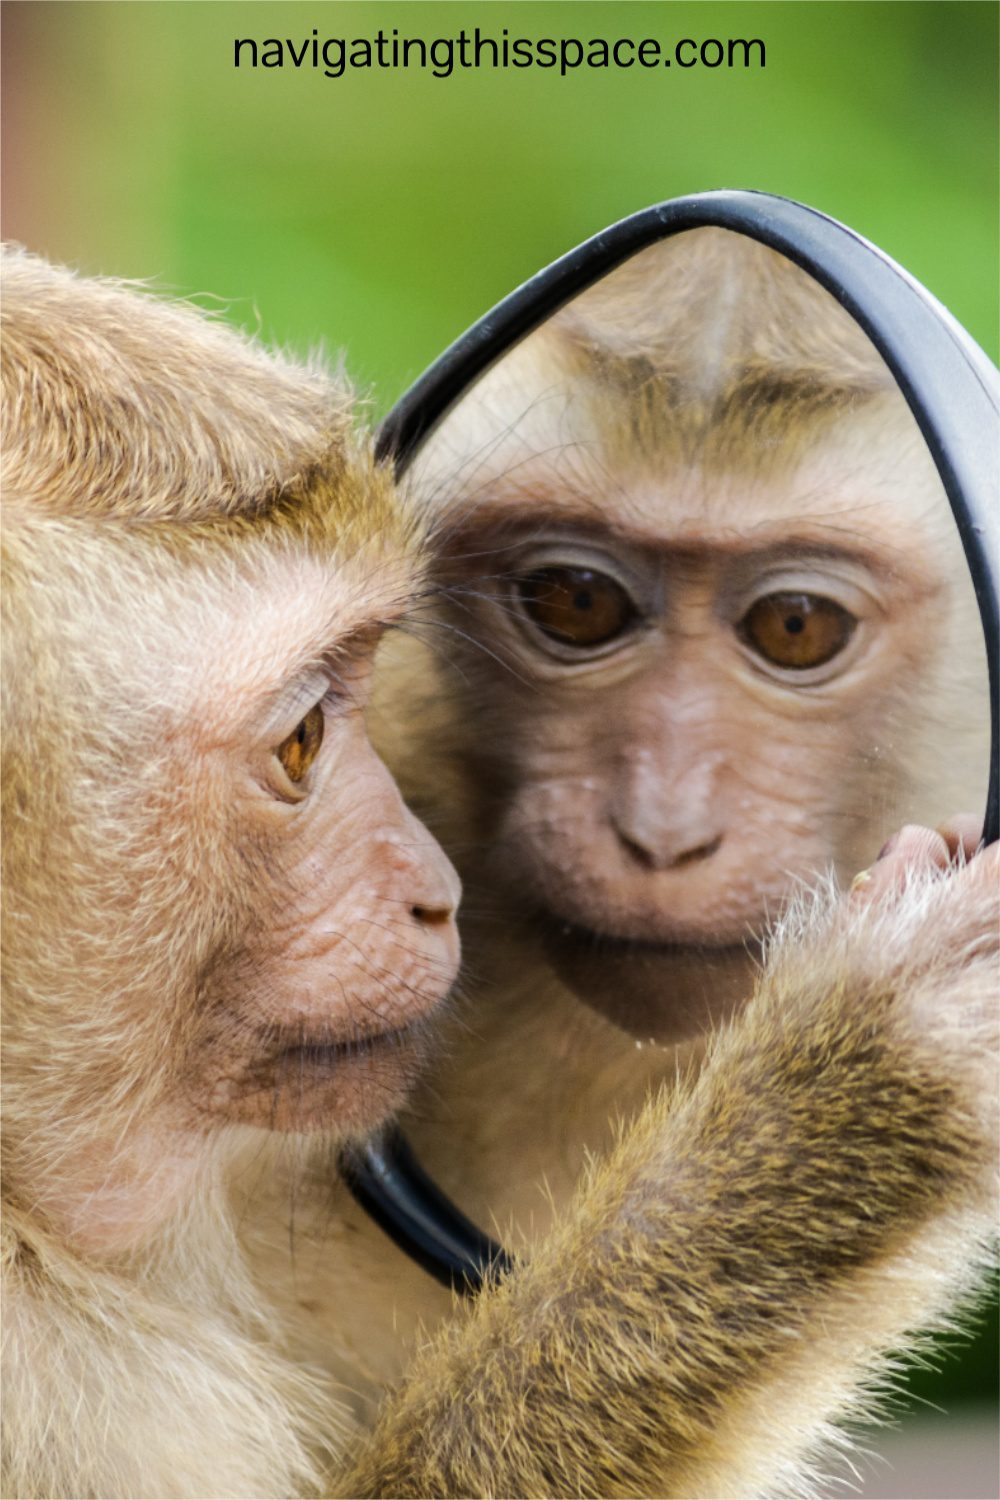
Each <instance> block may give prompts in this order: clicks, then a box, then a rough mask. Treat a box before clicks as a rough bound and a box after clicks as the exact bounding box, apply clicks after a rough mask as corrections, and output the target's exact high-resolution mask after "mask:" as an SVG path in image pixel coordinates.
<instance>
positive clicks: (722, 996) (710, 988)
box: [540, 917, 760, 1043]
mask: <svg viewBox="0 0 1000 1500" xmlns="http://www.w3.org/2000/svg"><path fill="white" fill-rule="evenodd" d="M540 931H541V933H542V941H543V944H544V947H545V953H546V956H547V958H548V960H549V962H550V963H551V964H552V967H553V969H554V970H555V971H556V973H557V974H558V975H559V978H560V979H561V980H562V981H563V983H564V984H566V985H567V986H568V987H569V988H570V989H571V990H572V991H573V993H574V994H575V995H577V997H578V998H579V999H580V1000H582V1001H583V1002H584V1003H585V1004H587V1005H589V1006H591V1007H592V1009H594V1010H597V1011H600V1013H601V1014H602V1015H603V1016H606V1017H607V1019H608V1020H609V1021H612V1022H613V1023H614V1024H615V1025H616V1026H618V1027H620V1028H621V1030H623V1031H625V1032H627V1033H628V1034H629V1035H630V1036H634V1037H636V1038H638V1039H640V1040H643V1041H646V1040H648V1039H650V1038H652V1039H655V1040H657V1041H660V1042H664V1043H667V1042H670V1043H674V1042H678V1041H681V1040H683V1039H684V1038H685V1037H688V1036H691V1035H694V1034H698V1033H701V1032H705V1031H707V1030H709V1029H711V1028H712V1027H714V1026H717V1025H718V1024H719V1023H720V1022H721V1021H723V1020H724V1019H725V1018H726V1017H727V1016H729V1015H731V1014H732V1013H733V1012H734V1011H735V1010H736V1009H737V1008H738V1007H739V1006H740V1004H741V1003H742V1002H743V1001H744V1000H745V999H746V998H747V996H748V995H749V993H750V990H751V988H752V974H753V968H754V963H755V960H756V958H757V957H758V956H759V951H760V949H759V944H757V943H755V942H753V941H752V940H751V939H750V938H747V939H746V941H743V942H739V943H729V944H719V945H707V944H697V943H676V942H656V941H653V942H650V941H641V940H637V939H635V938H619V937H609V936H607V935H606V934H604V933H600V932H595V931H591V930H588V929H586V928H583V927H576V926H573V925H571V924H569V923H567V922H557V921H553V919H552V918H551V917H549V918H548V920H547V921H546V922H544V923H543V924H542V925H541V927H540Z"/></svg>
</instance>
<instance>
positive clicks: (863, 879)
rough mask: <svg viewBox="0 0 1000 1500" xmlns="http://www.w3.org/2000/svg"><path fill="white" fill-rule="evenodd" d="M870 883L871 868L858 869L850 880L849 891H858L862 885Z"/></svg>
mask: <svg viewBox="0 0 1000 1500" xmlns="http://www.w3.org/2000/svg"><path fill="white" fill-rule="evenodd" d="M871 883H872V872H871V870H859V871H858V873H857V875H855V877H854V879H853V880H852V881H851V892H852V893H853V892H854V891H860V890H861V888H862V886H866V885H871Z"/></svg>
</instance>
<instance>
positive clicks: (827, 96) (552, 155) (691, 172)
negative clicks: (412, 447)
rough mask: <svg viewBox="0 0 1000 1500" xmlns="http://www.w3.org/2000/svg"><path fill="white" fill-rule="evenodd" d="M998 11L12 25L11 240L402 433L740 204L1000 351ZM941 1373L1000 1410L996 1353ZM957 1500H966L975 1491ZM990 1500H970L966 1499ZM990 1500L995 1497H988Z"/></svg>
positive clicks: (264, 17) (299, 12)
mask: <svg viewBox="0 0 1000 1500" xmlns="http://www.w3.org/2000/svg"><path fill="white" fill-rule="evenodd" d="M998 19H1000V9H998V7H997V5H996V4H994V3H992V0H989V3H982V4H980V3H974V4H966V3H918V4H910V3H891V4H881V3H867V4H853V3H851V4H840V3H835V4H825V3H810V4H757V3H753V0H751V3H746V4H743V3H740V4H716V3H711V0H706V3H699V4H687V3H683V0H681V3H675V4H661V3H649V4H631V3H618V4H605V3H600V0H598V3H590V4H580V3H565V4H549V3H533V4H502V5H492V4H468V3H464V0H458V3H452V4H425V3H420V0H418V3H413V4H395V3H378V4H371V3H368V4H363V3H349V4H311V5H300V4H295V3H286V4H275V3H263V4H243V3H231V4H156V3H152V4H117V3H104V4H89V3H74V4H58V3H55V4H33V3H23V0H17V3H8V4H7V5H5V6H4V58H3V66H4V91H3V114H4V232H5V234H6V236H7V237H9V238H14V239H19V240H22V241H24V242H25V243H27V244H28V245H29V246H30V247H31V248H33V249H36V250H40V251H43V252H44V253H46V254H47V255H49V256H51V257H52V258H55V259H58V260H66V261H70V262H72V263H74V264H76V265H78V266H80V267H81V268H82V269H84V270H86V271H102V272H107V273H115V274H120V275H127V276H141V277H151V278H154V279H155V280H156V282H157V283H158V284H159V285H161V286H163V287H165V288H169V289H171V290H176V291H179V292H183V293H185V294H191V293H195V294H209V293H210V294H214V295H216V296H218V297H220V298H221V299H222V300H223V302H224V304H225V306H226V307H227V308H228V310H229V316H230V317H232V318H233V319H234V320H236V321H239V322H241V323H243V324H244V325H245V326H248V327H250V328H254V329H260V330H261V331H262V333H263V334H264V336H265V337H266V338H267V339H269V340H272V341H277V342H280V343H283V344H287V345H290V346H292V347H295V348H297V349H299V350H305V349H307V348H309V347H311V346H314V345H316V344H317V343H320V342H322V343H323V344H325V345H326V346H327V347H328V348H330V349H332V350H339V349H344V350H345V351H346V361H347V366H348V369H349V370H350V372H351V373H352V374H353V376H354V378H355V380H356V381H358V382H360V384H361V385H362V386H363V388H365V389H366V390H367V391H369V392H370V394H371V398H372V401H373V404H374V407H375V409H376V410H384V409H385V408H386V407H387V406H388V405H389V404H390V403H391V401H392V400H393V399H394V398H395V397H396V396H397V395H398V394H400V392H401V391H402V390H403V389H404V388H405V387H406V385H407V384H408V383H409V381H410V380H411V379H413V378H414V377H415V376H416V375H417V374H418V373H419V372H420V370H421V369H422V368H423V367H424V366H425V365H427V364H428V363H429V362H430V361H431V360H432V359H433V358H434V357H435V356H436V355H437V354H438V353H439V352H440V350H441V348H442V347H443V346H444V345H445V344H446V343H447V342H449V341H450V340H451V339H452V338H453V337H454V336H456V335H457V334H458V333H460V332H461V331H462V329H463V328H464V327H465V326H466V325H467V324H468V323H469V322H471V321H472V320H473V319H475V318H476V317H477V316H478V315H479V314H480V313H482V312H483V311H484V310H485V309H486V308H487V307H488V306H490V305H491V304H492V303H493V302H494V301H496V300H498V299H499V298H500V297H501V296H503V295H504V294H505V293H506V292H507V291H509V290H510V289H511V288H512V287H513V286H514V285H516V284H517V283H518V282H520V281H522V280H524V279H525V278H526V277H527V276H529V275H531V274H532V273H533V272H534V271H536V270H537V269H539V268H540V267H541V266H542V265H544V264H545V263H547V262H548V261H550V260H552V259H553V258H554V257H556V256H557V255H559V254H561V253H562V252H563V251H564V250H566V249H568V248H569V247H570V246H572V245H573V244H575V243H576V242H577V241H578V240H580V239H582V238H584V237H585V236H587V235H589V234H591V233H593V232H595V231H596V230H598V229H600V228H602V227H603V226H604V225H605V224H607V223H609V222H611V221H612V220H614V219H616V218H619V217H622V216H623V215H625V214H628V213H630V212H632V211H633V210H635V209H637V208H640V207H642V206H644V205H646V204H648V203H652V202H655V201H657V200H659V199H663V198H669V197H672V196H675V195H677V194H680V193H687V192H694V191H698V190H702V189H706V188H713V187H755V188H762V189H768V190H771V191H775V192H779V193H783V194H787V195H789V196H791V197H794V198H800V199H802V200H804V201H805V202H807V203H810V204H813V205H815V206H816V207H818V208H821V209H823V210H825V211H826V212H828V213H831V214H833V215H834V216H836V217H838V218H841V219H843V220H845V221H846V222H847V223H849V224H851V225H852V226H853V227H855V228H856V229H858V230H860V231H861V232H862V233H863V234H865V235H867V236H868V237H869V238H871V239H873V240H874V241H875V242H876V243H877V244H879V245H881V246H882V247H883V248H884V249H886V250H887V251H889V253H890V254H892V255H893V256H895V257H896V258H897V259H898V260H900V261H901V262H902V263H903V264H904V265H905V266H907V267H908V268H909V269H910V270H911V271H912V272H913V273H914V274H915V275H916V276H917V277H918V278H919V279H920V280H922V281H923V282H925V284H926V285H927V286H929V287H930V288H931V289H932V290H933V291H934V292H935V293H936V294H937V295H938V296H939V297H940V298H941V300H942V301H944V302H945V303H946V304H947V305H948V306H949V307H950V308H951V309H952V310H953V311H954V312H955V314H956V315H957V316H958V318H959V319H960V320H961V321H962V322H963V323H965V324H966V325H967V326H968V327H969V328H970V330H971V331H972V332H973V333H974V335H975V336H976V337H977V338H978V339H979V340H980V342H981V343H982V344H983V345H984V347H985V348H986V349H987V350H988V352H989V353H991V354H992V355H993V356H994V357H996V354H997V347H998V295H1000V260H998V245H1000V242H998V232H997V222H998V206H1000V205H998V172H997V162H998V72H997V53H998ZM477 25H478V26H479V27H480V28H481V30H482V31H483V32H484V33H485V34H488V35H493V36H499V35H500V33H501V31H502V28H503V27H507V28H508V31H509V33H510V35H511V36H512V37H513V36H516V35H524V36H528V37H532V38H539V37H542V36H553V37H557V38H558V37H561V36H578V37H581V38H583V39H586V38H588V37H605V38H608V39H613V38H615V37H619V36H631V37H634V38H636V39H640V38H642V37H646V36H649V37H655V38H657V39H658V40H660V41H661V42H664V43H672V42H674V41H676V40H677V39H678V38H680V37H683V36H690V37H693V38H696V39H702V38H705V37H719V38H722V39H725V38H728V37H730V36H736V37H759V38H761V39H762V40H763V41H764V43H765V46H766V55H767V62H766V67H765V68H764V69H763V70H760V69H756V68H755V69H752V70H749V71H742V70H732V71H730V70H727V69H726V68H719V69H716V70H708V69H705V68H692V69H690V70H687V71H685V70H680V69H678V68H676V67H673V68H671V69H669V70H665V69H653V70H649V71H643V70H642V69H640V68H638V67H635V68H632V69H630V70H628V71H620V72H619V71H614V70H609V71H606V72H605V71H590V70H585V69H581V70H580V71H578V72H575V73H572V74H570V75H568V76H566V77H559V76H558V74H557V73H556V72H552V71H539V70H535V69H531V70H524V71H514V70H510V71H507V72H503V71H497V72H494V71H492V70H491V69H490V68H488V67H487V68H485V69H483V70H481V71H478V72H464V73H463V72H455V73H454V74H453V75H452V76H451V77H450V78H434V77H432V76H431V75H430V73H429V72H423V73H422V72H420V71H418V70H416V69H410V70H409V71H406V72H391V71H381V72H380V71H378V70H372V71H368V72H354V73H347V74H345V76H344V77H342V78H340V79H328V78H326V77H324V76H323V74H322V72H321V71H314V70H312V69H311V68H303V69H302V70H300V71H298V72H296V71H294V70H293V69H290V68H288V67H287V66H286V68H285V69H284V70H282V71H278V70H276V69H274V70H264V69H258V70H257V71H252V70H250V69H249V68H246V67H244V68H242V69H241V70H240V71H238V72H237V71H236V70H235V69H234V67H233V43H234V39H235V38H236V37H238V36H251V37H255V38H257V39H259V40H260V39H263V38H265V37H268V36H278V37H282V38H285V37H287V38H291V39H293V40H295V41H297V42H300V41H302V40H304V39H306V38H307V37H309V36H311V33H312V28H313V27H314V26H315V27H316V28H317V29H318V32H319V35H320V38H321V39H322V38H323V37H325V36H344V37H365V36H368V37H371V36H374V34H375V33H376V32H377V31H378V30H379V29H380V28H381V29H382V30H383V31H384V32H387V33H389V32H391V30H392V28H394V27H395V28H398V30H399V33H400V35H401V36H411V37H422V38H424V39H425V40H427V41H429V40H431V39H432V38H433V37H436V36H447V35H454V34H455V33H457V32H458V31H459V29H460V28H462V27H464V28H466V29H467V30H471V29H473V28H474V27H476V26H477ZM990 1329H991V1331H990V1332H989V1333H988V1334H987V1335H985V1336H984V1337H983V1338H981V1339H980V1340H979V1341H978V1343H977V1344H976V1346H975V1347H974V1348H973V1349H972V1350H971V1351H968V1352H966V1353H965V1354H964V1356H963V1357H962V1358H961V1359H959V1360H956V1361H952V1362H951V1363H950V1365H949V1366H948V1369H947V1371H946V1374H945V1376H944V1377H938V1378H934V1379H931V1378H930V1377H928V1376H923V1375H922V1376H920V1377H919V1378H918V1379H916V1380H915V1381H914V1382H913V1384H914V1388H915V1389H916V1390H917V1391H918V1392H919V1394H920V1395H921V1396H922V1397H924V1398H926V1399H928V1400H932V1401H934V1402H936V1403H938V1404H940V1405H943V1406H946V1407H951V1408H954V1406H955V1404H956V1403H958V1402H961V1401H963V1400H980V1401H982V1400H985V1399H990V1398H991V1397H993V1396H994V1395H995V1370H996V1333H995V1320H993V1321H991V1324H990ZM956 1493H957V1492H956ZM963 1493H968V1491H963ZM987 1493H988V1491H987Z"/></svg>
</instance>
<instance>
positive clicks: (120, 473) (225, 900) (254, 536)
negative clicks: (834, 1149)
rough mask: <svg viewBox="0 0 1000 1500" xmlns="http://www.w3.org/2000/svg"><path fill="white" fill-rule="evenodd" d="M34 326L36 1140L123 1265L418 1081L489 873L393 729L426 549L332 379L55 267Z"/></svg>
mask: <svg viewBox="0 0 1000 1500" xmlns="http://www.w3.org/2000/svg"><path fill="white" fill-rule="evenodd" d="M4 315H5V323H6V327H5V339H4V363H5V369H4V380H5V397H6V398H7V400H6V410H7V413H8V417H9V431H8V434H7V440H6V442H5V474H6V477H5V506H6V514H5V589H4V609H5V620H4V674H5V685H6V692H5V705H4V777H3V785H4V819H5V829H6V837H5V841H4V878H5V932H4V941H5V981H6V997H5V1007H4V1020H5V1028H6V1040H5V1073H6V1079H5V1106H6V1109H7V1113H8V1122H9V1123H8V1129H7V1142H8V1148H9V1155H10V1160H11V1162H12V1180H13V1181H15V1183H16V1182H17V1181H21V1180H23V1181H24V1182H26V1183H28V1184H30V1191H31V1192H32V1193H34V1194H35V1195H37V1196H38V1197H39V1198H40V1200H43V1201H44V1202H45V1203H46V1204H47V1206H48V1208H49V1211H50V1212H51V1213H53V1214H54V1215H55V1216H56V1217H58V1218H59V1219H61V1220H63V1221H65V1222H66V1223H67V1224H68V1225H69V1227H70V1229H71V1231H72V1232H73V1233H74V1234H76V1235H79V1236H81V1237H82V1238H84V1239H85V1240H86V1241H87V1242H88V1243H90V1244H105V1243H107V1244H114V1245H115V1246H116V1247H118V1248H121V1246H122V1245H123V1244H125V1243H127V1242H129V1240H130V1237H131V1236H133V1233H140V1232H141V1229H142V1225H143V1224H144V1223H145V1221H146V1217H147V1215H148V1214H149V1213H152V1214H153V1215H154V1217H155V1215H156V1214H159V1213H160V1212H162V1211H163V1209H164V1208H165V1207H166V1206H167V1205H168V1203H169V1201H170V1199H171V1196H172V1193H173V1187H174V1186H176V1183H177V1181H178V1180H179V1179H180V1178H183V1177H184V1176H185V1174H186V1173H187V1166H186V1165H185V1163H189V1161H190V1160H193V1159H196V1158H197V1157H198V1156H199V1153H200V1152H201V1146H202V1145H203V1144H204V1143H206V1142H215V1141H218V1140H220V1139H223V1138H225V1132H224V1131H222V1130H220V1127H225V1126H229V1125H233V1124H252V1125H259V1126H266V1127H270V1128H272V1129H279V1130H285V1131H312V1130H316V1129H323V1130H326V1131H329V1132H331V1133H332V1134H333V1135H334V1136H338V1135H343V1134H344V1133H353V1132H356V1131H359V1130H365V1129H368V1128H370V1127H372V1126H373V1125H374V1124H376V1123H378V1121H380V1120H381V1119H382V1118H383V1117H384V1116H385V1115H386V1114H387V1113H388V1112H390V1111H392V1110H395V1109H396V1108H398V1106H399V1104H400V1103H401V1101H402V1099H403V1097H404V1095H405V1092H406V1089H407V1086H408V1084H409V1082H410V1080H411V1078H412V1077H413V1075H414V1074H415V1072H416V1070H417V1068H418V1066H419V1063H420V1060H421V1056H422V1053H423V1050H424V1028H425V1023H426V1020H427V1017H428V1016H429V1014H430V1013H431V1012H432V1011H433V1010H434V1008H435V1007H436V1006H437V1005H438V1004H439V1002H440V1001H441V1000H442V999H443V998H444V996H445V995H446V994H447V992H448V990H449V988H450V986H451V984H452V981H453V979H454V977H455V972H456V969H457V964H458V939H457V933H456V928H455V922H454V912H455V906H456V903H457V899H458V882H457V878H456V876H455V874H454V871H453V870H452V868H451V866H450V865H449V863H448V861H447V860H446V859H445V857H444V855H443V854H442V852H441V850H440V849H439V847H438V846H437V844H436V843H435V842H434V840H433V839H432V838H431V836H430V835H429V834H428V833H427V832H426V830H425V829H423V828H422V826H421V825H420V824H419V823H418V822H417V821H416V819H415V818H414V817H413V816H412V815H411V814H410V813H409V812H408V811H407V809H406V808H405V807H404V805H403V802H402V800H401V798H400V795H399V792H398V791H397V789H396V786H395V784H394V783H393V781H392V780H391V778H390V776H389V773H388V772H387V770H386V769H385V767H384V766H383V765H382V763H381V761H380V760H379V759H378V758H377V756H376V754H375V752H374V750H373V749H372V747H371V745H370V743H369V740H368V737H367V732H366V728H365V722H364V712H365V707H366V703H367V698H368V693H369V684H370V678H371V669H372V656H373V653H374V651H375V647H376V644H377V642H378V640H379V638H380V636H381V635H382V634H383V633H384V631H385V630H386V628H387V627H389V626H391V625H392V624H393V623H394V622H396V621H398V620H399V619H400V618H401V616H402V615H403V614H404V613H405V612H406V610H407V609H408V608H409V606H410V603H411V600H412V597H413V594H414V591H415V590H416V589H417V588H418V586H419V580H420V577H421V573H422V570H423V567H424V556H423V541H422V536H421V532H420V528H419V526H418V525H417V523H416V522H415V520H414V518H413V516H412V514H411V513H409V512H408V511H407V510H406V509H405V508H404V507H403V506H402V504H401V502H400V500H399V497H398V496H397V494H396V492H395V490H394V487H393V485H392V483H391V481H390V479H389V478H388V477H387V476H386V475H385V473H384V472H382V471H380V470H378V469H377V468H376V467H375V466H374V465H373V463H372V461H371V459H370V457H369V455H368V453H367V451H366V450H365V448H364V446H363V445H362V444H360V443H359V442H357V441H356V440H355V439H354V437H353V436H352V435H351V431H350V425H349V417H348V412H347V407H348V403H347V399H346V397H345V394H344V392H343V391H342V390H340V389H339V388H338V387H337V386H336V385H335V384H334V383H333V382H332V381H330V380H329V378H328V377H326V376H324V375H321V374H318V373H317V372H315V371H310V370H307V369H304V368H301V367H296V366H294V365H287V364H284V363H282V362H281V361H280V360H279V359H276V358H272V357H270V356H268V355H266V354H265V353H264V352H263V351H261V350H260V349H258V348H255V347H254V346H252V345H250V344H249V343H248V342H247V341H245V340H242V339H241V338H240V337H239V336H237V335H236V334H235V333H233V332H232V331H230V330H226V329H225V328H223V327H221V326H219V325H215V324H213V323H211V322H210V321H209V320H207V319H205V318H203V317H201V316H199V315H198V314H197V313H196V312H195V311H193V310H192V309H189V308H179V307H176V306H169V305H167V304H164V303H162V302H157V301H156V300H155V299H152V298H149V297H146V296H141V295H139V294H137V293H136V292H134V291H131V290H125V289H122V288H120V287H117V286H115V285H114V284H111V283H100V282H84V281H77V280H76V279H75V278H73V277H72V276H71V275H69V274H68V273H66V272H61V271H56V270H54V269H52V268H50V267H46V266H44V265H43V264H42V263H40V262H37V261H34V260H32V259H31V258H30V257H23V258H22V257H13V258H12V260H11V261H10V262H9V263H8V265H7V266H6V268H5V307H4ZM60 1122H71V1124H69V1125H64V1124H61V1123H60Z"/></svg>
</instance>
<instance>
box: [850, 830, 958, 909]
mask: <svg viewBox="0 0 1000 1500" xmlns="http://www.w3.org/2000/svg"><path fill="white" fill-rule="evenodd" d="M950 862H951V855H950V851H949V848H948V844H947V843H946V841H945V839H944V838H943V837H942V835H941V834H940V833H936V832H935V831H934V829H932V828H920V827H918V826H917V825H916V824H914V823H908V824H907V825H906V827H905V828H901V829H900V830H899V832H898V833H894V834H893V836H892V838H891V839H889V840H888V842H887V843H885V844H883V846H882V848H881V850H880V851H879V855H878V858H877V859H876V861H875V863H874V864H873V865H871V866H870V868H869V869H867V870H862V871H861V874H860V875H857V876H856V877H855V879H854V881H853V883H852V885H851V900H852V901H878V900H881V899H882V898H884V897H885V896H889V895H893V894H895V893H897V892H899V891H901V890H902V889H903V887H904V886H905V885H906V882H907V880H908V879H909V878H910V876H911V875H912V874H913V873H915V872H916V871H917V870H922V869H928V868H930V867H934V868H936V869H940V870H947V869H948V866H949V864H950Z"/></svg>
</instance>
